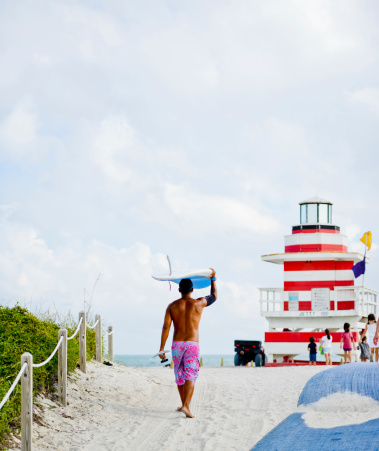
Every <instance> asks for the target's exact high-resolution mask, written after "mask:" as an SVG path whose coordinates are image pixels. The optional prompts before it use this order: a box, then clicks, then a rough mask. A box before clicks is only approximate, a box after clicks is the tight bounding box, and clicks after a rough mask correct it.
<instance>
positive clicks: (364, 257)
mask: <svg viewBox="0 0 379 451" xmlns="http://www.w3.org/2000/svg"><path fill="white" fill-rule="evenodd" d="M367 234H368V233H367V232H366V233H365V235H366V240H365V241H366V243H365V254H364V256H363V260H364V262H365V272H366V251H367ZM365 272H364V273H363V277H362V311H363V303H364V284H365Z"/></svg>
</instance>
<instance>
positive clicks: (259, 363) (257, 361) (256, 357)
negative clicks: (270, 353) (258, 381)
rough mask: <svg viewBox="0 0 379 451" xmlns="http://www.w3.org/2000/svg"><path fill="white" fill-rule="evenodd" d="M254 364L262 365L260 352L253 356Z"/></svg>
mask: <svg viewBox="0 0 379 451" xmlns="http://www.w3.org/2000/svg"><path fill="white" fill-rule="evenodd" d="M254 363H255V366H257V367H258V366H262V355H261V354H257V355H256V356H255V360H254Z"/></svg>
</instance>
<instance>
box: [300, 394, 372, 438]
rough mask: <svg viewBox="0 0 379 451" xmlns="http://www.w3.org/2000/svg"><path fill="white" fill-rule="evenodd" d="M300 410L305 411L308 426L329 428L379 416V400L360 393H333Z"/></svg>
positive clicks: (304, 416) (357, 422) (304, 415)
mask: <svg viewBox="0 0 379 451" xmlns="http://www.w3.org/2000/svg"><path fill="white" fill-rule="evenodd" d="M299 411H300V412H305V413H304V414H303V415H302V418H303V419H304V421H305V424H306V425H307V426H308V427H312V428H327V429H329V428H335V427H338V426H347V425H349V424H361V423H364V422H366V421H370V420H375V419H376V418H379V402H378V401H375V399H373V398H370V397H368V396H361V395H358V393H351V392H346V393H333V394H332V395H329V396H326V397H325V398H321V399H320V400H319V401H317V402H314V403H313V404H309V405H307V406H301V407H299Z"/></svg>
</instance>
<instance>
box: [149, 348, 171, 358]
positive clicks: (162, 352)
mask: <svg viewBox="0 0 379 451" xmlns="http://www.w3.org/2000/svg"><path fill="white" fill-rule="evenodd" d="M170 352H171V349H170V350H168V351H159V352H158V353H157V354H155V355H153V357H158V356H159V354H169V353H170Z"/></svg>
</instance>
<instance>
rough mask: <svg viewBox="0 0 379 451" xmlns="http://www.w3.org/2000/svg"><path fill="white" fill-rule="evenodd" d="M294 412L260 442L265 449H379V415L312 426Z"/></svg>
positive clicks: (280, 450) (261, 448) (345, 450)
mask: <svg viewBox="0 0 379 451" xmlns="http://www.w3.org/2000/svg"><path fill="white" fill-rule="evenodd" d="M301 415H302V414H301V413H294V414H292V415H290V416H289V417H288V418H286V419H285V420H284V421H283V422H282V423H281V424H279V426H277V427H276V428H275V429H274V430H273V431H271V432H270V433H269V434H268V435H266V437H264V438H263V439H262V440H261V441H260V442H258V443H257V444H256V446H255V447H254V448H253V449H254V450H262V451H306V450H307V451H308V450H309V451H338V450H344V451H347V450H350V449H351V450H357V451H358V450H359V451H361V450H365V451H378V450H379V438H378V431H379V419H377V420H371V421H367V422H366V423H362V424H354V425H351V426H341V427H337V428H331V429H315V428H309V427H308V426H307V425H306V424H305V421H304V420H303V419H302V418H301Z"/></svg>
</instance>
